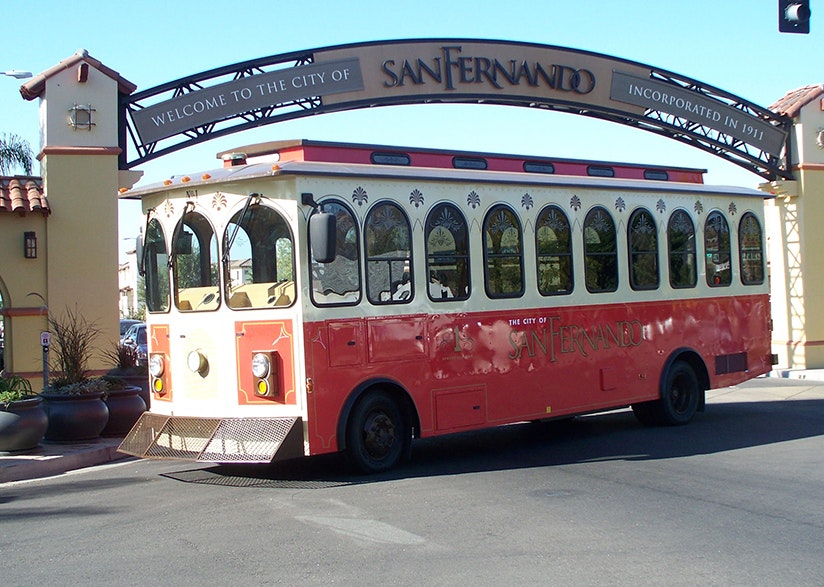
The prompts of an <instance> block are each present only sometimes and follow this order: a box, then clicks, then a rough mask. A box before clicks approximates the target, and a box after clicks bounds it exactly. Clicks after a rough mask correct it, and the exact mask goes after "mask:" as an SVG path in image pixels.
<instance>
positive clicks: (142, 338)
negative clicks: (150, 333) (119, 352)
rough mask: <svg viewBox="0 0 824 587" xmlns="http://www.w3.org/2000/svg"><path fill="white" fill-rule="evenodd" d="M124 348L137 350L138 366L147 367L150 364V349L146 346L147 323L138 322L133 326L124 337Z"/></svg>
mask: <svg viewBox="0 0 824 587" xmlns="http://www.w3.org/2000/svg"><path fill="white" fill-rule="evenodd" d="M120 344H122V345H123V346H129V347H132V348H134V349H135V352H136V353H137V364H138V365H140V366H144V365H147V364H148V362H149V355H148V348H147V345H146V323H145V322H138V323H137V324H132V325H131V326H130V327H129V329H128V330H127V331H126V334H124V335H123V340H122V341H121V342H120Z"/></svg>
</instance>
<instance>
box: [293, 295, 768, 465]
mask: <svg viewBox="0 0 824 587" xmlns="http://www.w3.org/2000/svg"><path fill="white" fill-rule="evenodd" d="M404 320H407V318H404V317H401V316H392V317H387V318H376V317H370V318H364V319H362V320H361V321H360V323H362V324H363V325H364V326H363V328H365V329H367V330H368V331H369V332H370V335H371V333H375V332H378V333H380V332H381V330H382V328H383V327H382V326H379V324H380V323H384V325H385V330H387V331H391V332H393V333H394V336H396V337H397V338H395V339H394V340H393V342H392V343H391V345H392V346H394V348H395V349H396V350H397V349H399V348H401V349H405V348H407V347H403V343H402V341H401V340H400V337H401V336H402V335H403V336H406V337H407V338H410V339H415V337H416V336H417V333H418V332H420V331H421V328H420V325H425V328H423V332H424V341H423V349H424V352H425V353H426V354H425V356H422V357H421V360H413V361H410V360H407V359H404V360H399V361H390V360H384V359H385V358H388V354H382V351H381V350H378V351H376V352H377V357H379V358H380V360H372V361H369V362H365V361H364V362H358V361H359V359H360V355H358V354H357V351H356V350H353V349H352V348H351V347H350V346H349V345H348V342H349V340H351V339H352V338H353V337H354V335H356V334H357V333H358V328H357V325H358V323H359V322H358V321H357V320H348V321H346V322H345V323H344V324H343V325H340V324H335V325H334V326H333V325H332V324H329V337H328V338H327V337H326V336H324V334H323V333H324V332H325V326H326V324H325V323H323V322H316V323H307V324H306V325H305V334H306V341H307V342H306V344H307V358H308V357H311V361H309V360H307V376H308V377H310V378H311V379H312V380H313V383H314V389H315V391H314V397H313V398H312V404H313V411H312V414H311V415H310V419H311V420H312V421H311V422H310V446H311V450H312V452H325V451H328V450H336V447H337V441H336V434H337V426H338V421H339V418H340V413H341V409H342V407H343V405H344V403H345V401H346V398H347V397H348V396H349V394H351V393H352V391H353V390H355V389H356V388H358V387H359V386H362V385H364V384H368V382H369V381H370V380H384V381H385V380H389V381H394V382H396V383H397V384H398V385H399V386H400V387H402V388H403V389H405V390H406V391H407V392H408V393H409V395H410V396H411V398H412V400H413V402H414V404H415V407H416V409H417V410H418V414H419V416H420V420H421V427H422V430H421V432H422V436H430V435H434V434H440V433H443V432H448V431H454V430H459V429H465V428H466V427H467V426H469V427H481V426H485V425H488V424H502V423H507V422H515V421H520V420H530V419H537V418H544V417H547V416H560V415H565V414H574V413H581V412H587V411H594V410H600V409H609V408H612V407H618V406H624V405H628V404H630V403H633V402H639V401H645V400H650V399H654V398H656V397H657V395H658V390H659V384H660V379H661V375H662V372H663V369H664V365H665V363H666V361H667V359H668V358H669V357H670V356H671V354H672V353H673V352H675V351H676V350H677V349H681V348H684V347H689V348H692V349H693V350H694V351H696V352H697V353H699V355H700V356H701V357H702V359H703V361H704V363H705V364H706V365H707V370H708V376H709V378H710V382H711V386H712V387H721V386H727V385H733V384H736V383H740V382H742V381H745V380H747V379H750V378H752V377H755V376H757V375H760V374H763V373H766V372H768V371H769V370H770V369H771V362H770V352H771V351H770V333H769V331H768V329H767V324H768V323H769V300H768V297H767V296H766V295H751V296H737V297H717V298H706V299H699V300H686V301H663V302H647V303H634V304H613V305H597V306H596V305H590V306H580V307H568V308H544V309H526V310H513V311H498V312H473V313H461V314H439V315H430V316H426V317H423V316H410V317H408V320H409V321H410V322H409V324H410V325H409V326H408V327H406V328H401V327H398V323H399V322H403V321H404ZM424 323H425V324H424ZM367 324H368V325H367ZM396 327H397V328H396ZM417 343H418V341H417V339H415V340H409V341H408V344H410V345H412V346H413V347H414V346H415V345H417ZM370 345H374V342H373V341H371V340H370ZM742 352H745V353H747V365H748V367H749V372H746V373H744V372H733V373H724V374H720V375H716V373H715V364H716V357H718V356H721V355H732V354H735V353H742ZM370 353H372V354H371V355H370V357H371V358H374V357H375V356H376V355H375V354H374V353H375V351H373V350H370ZM341 355H342V356H345V357H349V359H348V360H349V361H350V363H349V364H347V363H346V361H342V360H341V359H339V358H338V359H334V358H333V357H336V356H341ZM356 359H357V360H358V361H356ZM457 387H463V388H465V389H480V388H483V389H485V390H486V392H485V394H484V397H483V403H479V402H475V401H473V400H474V399H475V397H474V396H472V394H471V393H470V394H469V395H466V396H461V395H460V394H458V396H457V397H446V396H444V397H443V398H442V397H441V396H440V395H439V393H440V392H439V390H444V389H454V388H457ZM475 405H480V406H485V409H482V410H480V411H483V412H484V417H483V418H482V419H480V418H478V419H475V417H476V416H477V414H474V413H470V412H475V411H476V410H474V406H475ZM467 406H469V408H467ZM450 409H455V410H456V412H455V413H453V414H450V413H449V410H450Z"/></svg>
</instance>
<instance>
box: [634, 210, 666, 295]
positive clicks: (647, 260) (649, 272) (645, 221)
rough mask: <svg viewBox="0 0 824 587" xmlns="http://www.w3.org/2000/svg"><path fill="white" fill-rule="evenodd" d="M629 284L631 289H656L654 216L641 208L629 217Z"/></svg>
mask: <svg viewBox="0 0 824 587" xmlns="http://www.w3.org/2000/svg"><path fill="white" fill-rule="evenodd" d="M627 239H628V241H629V242H628V245H629V284H630V286H631V287H632V289H635V290H645V289H658V284H659V273H658V229H657V228H656V226H655V218H653V216H652V214H650V212H649V211H648V210H645V209H644V208H641V209H639V210H636V211H635V212H633V213H632V215H631V216H630V217H629V231H628V232H627Z"/></svg>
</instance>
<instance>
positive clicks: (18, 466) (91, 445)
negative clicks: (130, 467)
mask: <svg viewBox="0 0 824 587" xmlns="http://www.w3.org/2000/svg"><path fill="white" fill-rule="evenodd" d="M122 441H123V439H122V438H119V437H111V438H98V439H95V440H89V441H86V442H48V441H45V440H44V441H43V442H41V443H40V446H39V447H38V448H36V449H34V450H31V451H27V452H26V454H13V453H0V483H9V482H11V481H24V480H28V479H39V478H41V477H52V476H54V475H60V474H62V473H65V472H67V471H72V470H74V469H82V468H85V467H93V466H95V465H102V464H105V463H110V462H112V461H116V460H119V459H124V458H128V457H129V455H125V454H122V453H119V452H117V447H118V446H120V443H121V442H122Z"/></svg>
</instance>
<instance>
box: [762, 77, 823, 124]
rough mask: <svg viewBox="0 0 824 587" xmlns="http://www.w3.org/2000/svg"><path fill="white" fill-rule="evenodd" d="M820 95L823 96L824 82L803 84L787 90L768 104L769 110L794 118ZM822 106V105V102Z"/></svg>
mask: <svg viewBox="0 0 824 587" xmlns="http://www.w3.org/2000/svg"><path fill="white" fill-rule="evenodd" d="M822 96H824V84H815V85H812V86H804V87H803V88H798V89H796V90H790V91H789V92H787V93H786V94H785V95H784V97H783V98H781V99H780V100H778V101H777V102H776V103H775V104H773V105H772V106H770V110H772V111H773V112H776V113H778V114H784V115H786V116H789V117H791V118H795V117H796V116H798V114H799V112H801V109H802V108H803V107H804V106H806V105H807V104H809V103H810V102H812V101H813V100H816V99H817V98H821V97H822ZM822 107H824V103H822Z"/></svg>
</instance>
